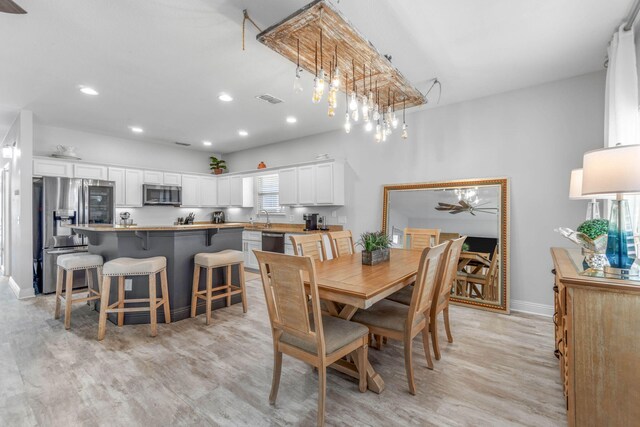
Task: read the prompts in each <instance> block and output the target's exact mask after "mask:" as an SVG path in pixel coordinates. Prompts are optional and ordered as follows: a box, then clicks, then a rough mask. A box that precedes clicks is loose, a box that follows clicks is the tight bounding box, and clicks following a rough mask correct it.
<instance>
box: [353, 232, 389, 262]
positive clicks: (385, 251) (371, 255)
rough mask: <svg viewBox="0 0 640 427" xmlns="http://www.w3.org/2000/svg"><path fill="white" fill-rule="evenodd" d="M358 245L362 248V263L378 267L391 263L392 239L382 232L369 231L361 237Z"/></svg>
mask: <svg viewBox="0 0 640 427" xmlns="http://www.w3.org/2000/svg"><path fill="white" fill-rule="evenodd" d="M358 245H359V246H361V247H362V249H363V251H362V263H363V264H365V265H376V264H379V263H381V262H383V261H389V247H390V246H391V239H390V238H389V236H387V235H386V234H384V233H383V232H382V231H368V232H366V233H362V234H361V235H360V240H359V241H358Z"/></svg>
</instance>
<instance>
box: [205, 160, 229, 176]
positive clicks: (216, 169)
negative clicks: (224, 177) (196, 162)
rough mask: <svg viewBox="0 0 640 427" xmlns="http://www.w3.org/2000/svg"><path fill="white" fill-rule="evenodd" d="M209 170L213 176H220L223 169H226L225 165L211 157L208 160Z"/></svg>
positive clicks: (223, 162) (222, 161)
mask: <svg viewBox="0 0 640 427" xmlns="http://www.w3.org/2000/svg"><path fill="white" fill-rule="evenodd" d="M209 168H210V169H211V170H212V171H213V173H214V174H216V175H220V174H221V173H222V172H224V170H225V169H227V163H226V162H225V161H224V160H221V159H218V158H217V157H215V156H211V157H210V158H209Z"/></svg>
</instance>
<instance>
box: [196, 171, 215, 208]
mask: <svg viewBox="0 0 640 427" xmlns="http://www.w3.org/2000/svg"><path fill="white" fill-rule="evenodd" d="M216 181H217V180H216V178H214V177H212V176H201V177H200V206H202V207H207V208H208V207H216V206H218V183H217V182H216Z"/></svg>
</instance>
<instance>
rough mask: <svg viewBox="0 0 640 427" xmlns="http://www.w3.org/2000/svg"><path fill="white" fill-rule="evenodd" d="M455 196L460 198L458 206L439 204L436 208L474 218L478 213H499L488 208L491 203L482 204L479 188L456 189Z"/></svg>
mask: <svg viewBox="0 0 640 427" xmlns="http://www.w3.org/2000/svg"><path fill="white" fill-rule="evenodd" d="M453 194H454V195H455V196H456V197H457V198H458V204H457V205H456V204H451V203H446V202H438V206H436V207H435V210H437V211H443V212H449V213H450V214H452V215H456V214H459V213H463V212H466V213H469V214H471V215H473V216H475V215H476V213H487V214H494V215H496V214H497V213H498V208H493V207H489V206H487V205H488V204H490V203H491V202H490V201H488V202H482V201H481V199H480V195H479V193H478V187H471V188H456V189H454V190H453Z"/></svg>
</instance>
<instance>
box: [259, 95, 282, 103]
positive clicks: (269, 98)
mask: <svg viewBox="0 0 640 427" xmlns="http://www.w3.org/2000/svg"><path fill="white" fill-rule="evenodd" d="M256 98H257V99H260V100H262V101H265V102H268V103H269V104H280V103H281V102H284V101H283V100H282V99H280V98H276V97H275V96H273V95H269V94H268V93H265V94H264V95H258V96H256Z"/></svg>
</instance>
